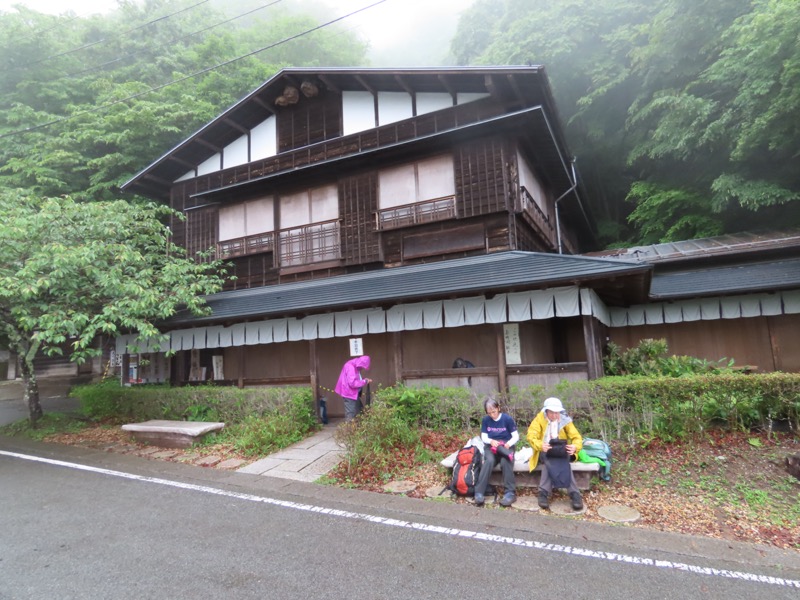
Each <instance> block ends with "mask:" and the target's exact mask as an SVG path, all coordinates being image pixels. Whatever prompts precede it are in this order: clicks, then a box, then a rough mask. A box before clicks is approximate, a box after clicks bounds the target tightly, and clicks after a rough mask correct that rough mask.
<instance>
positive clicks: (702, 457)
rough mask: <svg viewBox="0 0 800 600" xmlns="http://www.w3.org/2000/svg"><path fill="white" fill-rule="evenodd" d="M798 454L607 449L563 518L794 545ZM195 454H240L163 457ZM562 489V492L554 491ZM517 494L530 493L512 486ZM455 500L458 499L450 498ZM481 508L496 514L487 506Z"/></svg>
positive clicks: (450, 446)
mask: <svg viewBox="0 0 800 600" xmlns="http://www.w3.org/2000/svg"><path fill="white" fill-rule="evenodd" d="M45 441H48V442H54V443H62V444H70V445H78V446H86V447H92V448H100V449H106V450H108V451H120V452H128V453H131V452H132V453H140V454H142V455H143V456H148V457H149V458H152V456H149V454H150V453H151V451H152V448H150V447H148V446H145V445H142V444H135V443H134V442H132V441H131V440H130V437H129V435H128V434H127V433H125V432H123V431H121V429H120V428H119V426H115V427H104V426H90V427H88V428H86V429H83V430H81V431H80V432H76V433H59V434H54V435H50V436H48V437H47V438H45ZM423 444H424V445H425V446H426V448H428V449H429V450H430V451H431V452H435V453H436V455H437V456H444V455H447V454H449V453H450V452H453V451H455V450H457V449H458V448H459V447H460V446H461V445H462V444H463V439H461V437H460V436H449V437H447V436H442V435H440V434H436V433H428V434H426V435H425V436H423ZM798 452H800V439H798V438H797V437H794V436H791V435H789V434H777V435H774V434H773V435H772V436H766V435H764V434H760V435H756V434H745V433H736V434H723V433H714V434H711V435H709V436H707V437H705V438H703V439H699V440H691V441H685V442H677V443H671V444H666V443H663V442H651V443H650V444H638V445H636V446H625V445H622V444H619V445H615V446H613V453H614V456H613V467H612V479H611V481H610V482H603V481H599V480H596V481H594V482H593V485H592V489H591V490H590V491H588V492H585V493H584V503H585V505H586V511H585V513H583V514H581V515H576V516H570V517H568V518H572V519H584V520H589V521H597V522H607V521H605V520H604V519H603V518H602V517H601V516H600V514H598V511H597V509H598V507H600V506H606V505H612V504H621V505H624V506H628V507H631V508H634V509H636V510H637V511H638V512H639V513H640V514H641V518H640V520H639V521H637V522H635V523H630V524H626V525H625V526H631V527H647V528H652V529H657V530H662V531H672V532H677V533H690V534H694V535H702V536H708V537H714V538H721V539H729V540H738V541H744V542H751V543H760V544H768V545H772V546H776V547H780V548H786V549H795V550H798V551H800V481H798V480H797V479H796V478H795V477H793V476H791V475H790V474H789V473H788V472H787V471H786V468H785V465H784V461H785V457H787V456H789V455H792V454H795V453H798ZM198 454H201V455H207V454H215V455H218V456H223V457H224V458H226V459H227V458H241V459H242V460H244V461H247V462H249V461H252V460H254V459H253V458H252V457H250V458H246V457H244V456H240V455H238V454H237V453H236V452H235V451H234V450H233V449H232V448H231V447H229V446H224V445H219V444H218V445H215V446H202V447H200V448H192V449H188V450H181V451H176V454H175V456H172V457H170V458H168V459H165V460H172V461H186V460H188V459H189V458H191V457H196V456H197V455H198ZM406 458H407V459H406V460H405V461H404V460H402V457H401V459H399V462H404V464H409V465H415V466H413V467H411V468H409V469H406V470H404V471H402V472H401V471H398V472H397V473H393V474H392V479H403V480H408V481H411V482H413V483H414V484H416V489H415V490H414V491H413V492H410V493H409V495H410V496H415V497H420V498H422V497H425V490H427V489H428V488H431V487H434V486H441V487H444V486H446V485H447V483H448V482H449V473H448V472H447V471H446V470H445V469H444V468H443V467H441V466H439V465H438V461H426V462H424V463H423V464H415V463H416V460H415V457H414V456H413V455H411V454H410V455H409V456H408V457H406ZM328 479H329V480H331V481H332V482H334V483H338V484H339V485H346V486H347V487H354V488H358V489H364V490H369V491H373V492H383V491H384V490H383V486H384V485H385V484H386V482H387V479H386V474H385V473H378V472H374V471H372V470H370V469H365V470H363V472H359V473H356V474H355V476H354V473H353V472H352V471H350V472H345V470H344V469H341V468H340V469H337V470H334V471H333V472H332V473H331V474H330V475H329V477H328ZM562 493H563V492H562ZM517 494H518V496H519V497H524V496H528V495H535V494H536V490H535V489H525V488H520V489H519V490H518V492H517ZM557 494H559V492H557ZM454 501H456V502H466V501H467V500H466V499H463V498H456V499H454ZM486 510H504V509H501V508H499V507H496V506H490V505H489V504H488V503H487V507H486Z"/></svg>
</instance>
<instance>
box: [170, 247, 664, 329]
mask: <svg viewBox="0 0 800 600" xmlns="http://www.w3.org/2000/svg"><path fill="white" fill-rule="evenodd" d="M650 271H651V267H650V266H649V265H642V264H640V263H634V262H627V261H621V260H609V259H602V258H589V257H585V256H571V255H563V254H545V253H538V252H520V251H512V252H499V253H496V254H487V255H481V256H474V257H469V258H461V259H454V260H447V261H442V262H436V263H430V264H420V265H413V266H405V267H394V268H387V269H380V270H376V271H369V272H366V273H358V274H351V275H340V276H337V277H327V278H324V279H317V280H312V281H304V282H298V283H286V284H280V285H271V286H264V287H258V288H251V289H246V290H237V291H230V292H221V293H219V294H215V295H212V296H208V297H206V301H207V303H208V306H209V307H210V308H211V314H210V315H207V316H203V317H195V316H193V315H191V314H189V313H188V312H184V313H179V314H178V315H176V316H175V317H173V318H172V319H169V321H168V322H167V323H166V325H169V326H176V325H181V324H184V323H191V324H200V323H211V322H226V321H232V320H247V319H257V318H265V317H279V316H290V315H298V314H313V313H320V312H328V311H331V310H335V309H342V308H366V307H370V306H389V305H393V304H397V303H400V302H419V301H424V300H434V299H443V298H456V297H464V296H477V295H483V294H486V295H489V296H493V295H495V294H497V293H501V292H510V291H521V290H530V289H542V288H548V287H558V286H565V285H583V286H585V287H596V288H598V293H600V295H601V297H602V295H603V292H602V288H603V286H605V285H607V284H608V282H609V281H612V282H615V283H616V284H617V286H619V285H620V282H625V286H626V287H627V288H628V291H627V294H628V296H629V298H628V299H629V301H630V302H631V303H635V302H641V301H643V300H644V298H645V295H646V291H647V286H648V284H649V276H650Z"/></svg>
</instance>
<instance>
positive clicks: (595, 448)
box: [583, 438, 611, 481]
mask: <svg viewBox="0 0 800 600" xmlns="http://www.w3.org/2000/svg"><path fill="white" fill-rule="evenodd" d="M583 451H584V452H586V454H588V455H589V456H591V457H593V458H599V459H600V460H602V461H603V462H604V463H606V464H605V466H602V465H601V466H600V479H602V480H603V481H609V480H610V479H611V446H609V445H608V444H607V443H606V442H604V441H603V440H595V439H593V438H583Z"/></svg>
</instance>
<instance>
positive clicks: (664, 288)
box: [650, 258, 800, 300]
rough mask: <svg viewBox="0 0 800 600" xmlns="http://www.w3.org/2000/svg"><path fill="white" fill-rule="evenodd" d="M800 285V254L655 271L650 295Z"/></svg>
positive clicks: (683, 295) (656, 297)
mask: <svg viewBox="0 0 800 600" xmlns="http://www.w3.org/2000/svg"><path fill="white" fill-rule="evenodd" d="M791 288H800V258H790V259H784V260H771V261H757V262H748V263H742V264H737V265H720V266H713V267H705V268H697V269H684V270H680V271H669V272H662V273H659V272H658V271H656V272H655V274H654V275H653V283H652V285H651V288H650V298H651V299H653V300H663V299H667V298H686V297H695V296H711V295H713V296H717V295H723V294H747V293H752V292H771V291H775V290H781V289H791Z"/></svg>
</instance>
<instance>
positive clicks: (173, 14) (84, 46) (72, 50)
mask: <svg viewBox="0 0 800 600" xmlns="http://www.w3.org/2000/svg"><path fill="white" fill-rule="evenodd" d="M208 1H209V0H201V1H200V2H198V3H197V4H193V5H191V6H187V7H186V8H182V9H180V10H177V11H175V12H174V13H170V14H167V15H163V16H161V17H157V18H155V19H153V20H152V21H147V22H146V23H142V24H140V25H137V26H136V27H132V28H130V29H128V30H126V31H123V32H122V33H119V34H116V35H115V36H112V37H110V38H101V39H99V40H96V41H94V42H90V43H88V44H84V45H83V46H78V47H77V48H72V49H70V50H64V51H63V52H59V53H57V54H51V55H50V56H46V57H44V58H40V59H39V60H35V61H33V62H29V63H25V64H24V65H14V66H12V67H11V68H10V69H7V70H19V69H27V68H28V67H32V66H34V65H38V64H41V63H43V62H47V61H48V60H52V59H54V58H60V57H62V56H68V55H70V54H74V53H75V52H80V51H81V50H86V49H87V48H92V47H93V46H98V45H100V44H103V43H105V42H107V41H108V40H109V39H113V38H114V37H120V36H123V35H127V34H129V33H133V32H134V31H137V30H139V29H143V28H145V27H149V26H150V25H153V24H155V23H158V22H159V21H164V20H165V19H169V18H171V17H174V16H175V15H179V14H181V13H183V12H186V11H188V10H192V9H194V8H197V7H198V6H200V5H201V4H206V3H207V2H208Z"/></svg>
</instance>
